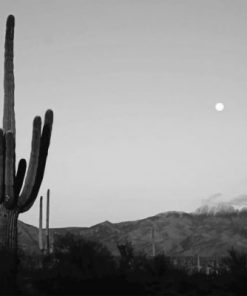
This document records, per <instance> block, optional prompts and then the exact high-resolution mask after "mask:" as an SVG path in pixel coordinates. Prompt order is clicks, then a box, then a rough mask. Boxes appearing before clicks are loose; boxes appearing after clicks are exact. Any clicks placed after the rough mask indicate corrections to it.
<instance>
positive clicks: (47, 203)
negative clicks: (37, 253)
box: [46, 189, 50, 254]
mask: <svg viewBox="0 0 247 296" xmlns="http://www.w3.org/2000/svg"><path fill="white" fill-rule="evenodd" d="M49 222H50V189H48V190H47V198H46V253H47V254H49V253H50V232H49Z"/></svg>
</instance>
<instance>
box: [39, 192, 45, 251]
mask: <svg viewBox="0 0 247 296" xmlns="http://www.w3.org/2000/svg"><path fill="white" fill-rule="evenodd" d="M39 249H40V251H41V253H43V250H44V246H43V196H41V197H40V200H39Z"/></svg>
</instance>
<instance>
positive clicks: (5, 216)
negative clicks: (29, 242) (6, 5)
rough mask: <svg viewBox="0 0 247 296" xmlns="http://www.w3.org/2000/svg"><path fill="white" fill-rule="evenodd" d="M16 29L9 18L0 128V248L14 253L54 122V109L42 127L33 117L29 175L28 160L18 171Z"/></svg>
mask: <svg viewBox="0 0 247 296" xmlns="http://www.w3.org/2000/svg"><path fill="white" fill-rule="evenodd" d="M14 26H15V18H14V16H12V15H9V16H8V18H7V23H6V36H5V60H4V113H3V129H0V246H1V247H6V248H8V249H12V250H16V249H17V220H18V216H19V214H20V213H24V212H26V211H28V210H29V209H30V208H31V207H32V205H33V203H34V201H35V199H36V197H37V194H38V192H39V188H40V185H41V182H42V179H43V176H44V171H45V164H46V158H47V153H48V148H49V144H50V138H51V131H52V123H53V112H52V110H47V111H46V113H45V120H44V125H43V128H42V122H41V118H40V117H39V116H36V117H35V118H34V120H33V133H32V145H31V154H30V160H29V165H28V169H27V173H26V166H27V165H26V160H25V159H21V160H20V161H19V164H18V169H17V172H16V166H15V163H16V155H15V146H16V144H15V136H16V129H15V112H14V63H13V57H14V54H13V47H14ZM25 175H26V177H25ZM21 189H22V190H21Z"/></svg>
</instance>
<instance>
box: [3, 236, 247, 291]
mask: <svg viewBox="0 0 247 296" xmlns="http://www.w3.org/2000/svg"><path fill="white" fill-rule="evenodd" d="M118 248H119V251H120V254H121V256H120V257H119V258H114V257H113V256H112V255H111V253H110V252H109V251H108V250H107V249H106V248H105V247H104V246H102V245H101V244H99V243H96V242H92V241H86V240H84V239H82V238H78V237H75V236H73V235H71V234H67V235H66V236H63V237H59V238H57V240H56V241H55V245H54V251H53V253H52V255H42V256H38V257H37V256H27V255H25V254H24V253H21V252H20V254H19V258H18V269H17V271H16V270H15V269H13V270H10V266H11V258H10V256H8V254H6V253H4V252H2V253H1V254H0V255H1V256H0V257H1V263H0V264H1V265H0V266H1V270H0V295H191V296H192V295H215V296H216V295H217V296H221V295H247V255H246V254H240V253H237V252H235V251H233V250H231V251H230V252H229V256H228V257H226V258H225V259H224V260H223V262H224V265H222V266H221V267H220V268H218V269H217V270H212V271H211V272H210V274H205V273H204V272H198V271H188V270H186V269H185V268H181V267H175V266H174V265H173V264H172V263H171V262H170V260H169V259H168V258H167V257H165V256H163V255H158V256H156V257H154V258H148V257H146V256H145V255H142V254H135V253H134V250H133V248H132V246H131V245H130V244H128V243H127V244H125V245H121V246H118ZM11 273H12V277H11V278H10V275H11ZM7 275H8V276H7ZM10 283H11V284H10Z"/></svg>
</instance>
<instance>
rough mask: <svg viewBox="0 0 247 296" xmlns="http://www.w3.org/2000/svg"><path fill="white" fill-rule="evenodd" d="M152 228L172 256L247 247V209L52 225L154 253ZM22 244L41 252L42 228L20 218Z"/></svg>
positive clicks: (159, 250)
mask: <svg viewBox="0 0 247 296" xmlns="http://www.w3.org/2000/svg"><path fill="white" fill-rule="evenodd" d="M152 231H153V232H154V237H155V245H156V253H165V254H166V255H169V256H193V255H197V254H198V255H200V256H223V255H226V254H227V251H228V250H229V249H230V248H232V247H234V248H236V249H238V250H242V251H243V250H245V251H247V212H246V211H242V212H237V211H235V212H223V213H217V214H205V213H199V214H198V213H197V214H196V213H193V214H188V213H184V212H166V213H161V214H158V215H155V216H152V217H148V218H145V219H142V220H137V221H128V222H121V223H111V222H109V221H105V222H103V223H100V224H97V225H94V226H92V227H68V228H55V229H51V234H52V236H53V237H56V235H63V234H65V233H66V232H72V233H74V234H78V235H81V236H83V237H85V238H87V239H92V240H97V241H99V242H101V243H103V244H104V245H105V246H106V247H108V248H109V250H110V251H111V252H112V253H113V254H114V255H119V253H118V249H117V244H118V243H120V244H121V243H125V242H127V241H130V242H131V243H132V244H133V246H134V248H135V249H136V250H137V251H140V252H144V253H146V254H150V255H151V250H152ZM18 233H19V244H20V246H21V247H22V248H23V249H25V250H26V251H28V252H38V251H39V249H38V229H37V228H36V227H34V226H31V225H28V224H25V223H23V222H21V221H19V230H18Z"/></svg>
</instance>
